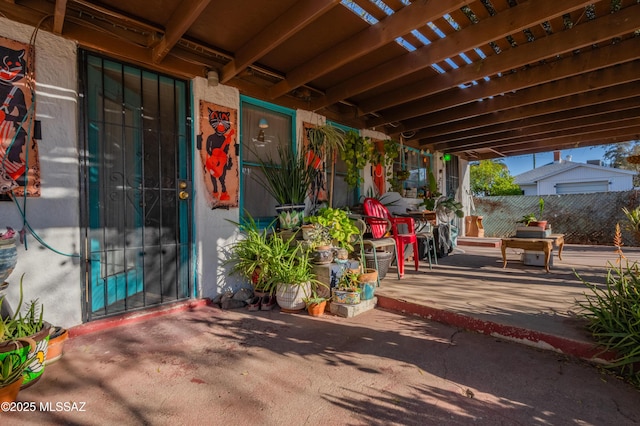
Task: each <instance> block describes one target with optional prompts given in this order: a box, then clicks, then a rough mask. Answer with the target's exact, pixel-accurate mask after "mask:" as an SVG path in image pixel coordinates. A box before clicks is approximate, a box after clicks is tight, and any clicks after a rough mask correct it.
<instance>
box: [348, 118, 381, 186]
mask: <svg viewBox="0 0 640 426" xmlns="http://www.w3.org/2000/svg"><path fill="white" fill-rule="evenodd" d="M373 149H374V145H373V143H372V142H371V139H369V138H366V137H363V136H360V134H359V133H358V132H356V131H354V130H350V131H348V132H347V134H346V136H345V138H344V149H343V150H342V151H341V152H340V158H342V160H343V161H344V163H345V165H346V166H347V174H346V175H345V177H344V180H345V182H346V183H347V185H349V186H350V187H353V188H356V187H358V186H360V184H361V183H363V182H364V179H363V177H362V173H361V172H362V170H364V168H365V167H366V166H367V164H369V162H370V161H371V155H372V152H373Z"/></svg>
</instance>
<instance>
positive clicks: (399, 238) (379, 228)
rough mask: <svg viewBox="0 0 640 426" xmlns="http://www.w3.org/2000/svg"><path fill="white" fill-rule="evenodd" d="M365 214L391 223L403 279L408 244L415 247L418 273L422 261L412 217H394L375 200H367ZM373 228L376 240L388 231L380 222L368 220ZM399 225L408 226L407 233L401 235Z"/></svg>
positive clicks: (397, 259) (364, 205)
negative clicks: (405, 251)
mask: <svg viewBox="0 0 640 426" xmlns="http://www.w3.org/2000/svg"><path fill="white" fill-rule="evenodd" d="M363 207H364V212H365V214H366V215H367V216H374V217H381V218H383V219H387V220H389V221H390V222H391V231H392V234H393V235H392V237H393V238H394V239H395V240H396V247H397V250H398V256H397V258H396V261H397V262H398V274H399V275H400V276H401V277H402V276H403V275H404V247H405V246H406V245H407V244H411V245H412V246H413V261H414V263H415V266H416V271H417V270H418V268H419V262H420V259H419V258H418V257H419V256H418V237H417V236H416V232H415V225H414V222H413V218H411V217H399V216H392V215H391V213H389V210H387V208H386V207H385V206H384V205H382V203H380V201H378V200H376V199H375V198H365V199H364V203H363ZM366 220H367V221H368V222H369V226H370V227H371V233H372V234H373V237H374V238H382V237H383V236H384V233H385V232H386V231H387V228H386V226H383V225H382V224H381V223H380V222H378V223H376V222H375V220H371V219H366ZM398 225H406V226H407V232H405V233H401V232H400V231H399V229H398Z"/></svg>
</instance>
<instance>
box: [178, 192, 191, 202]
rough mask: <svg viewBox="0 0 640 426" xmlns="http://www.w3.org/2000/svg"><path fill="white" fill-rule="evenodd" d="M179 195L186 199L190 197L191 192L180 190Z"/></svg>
mask: <svg viewBox="0 0 640 426" xmlns="http://www.w3.org/2000/svg"><path fill="white" fill-rule="evenodd" d="M178 197H180V199H181V200H186V199H187V198H189V193H188V192H187V191H180V193H179V194H178Z"/></svg>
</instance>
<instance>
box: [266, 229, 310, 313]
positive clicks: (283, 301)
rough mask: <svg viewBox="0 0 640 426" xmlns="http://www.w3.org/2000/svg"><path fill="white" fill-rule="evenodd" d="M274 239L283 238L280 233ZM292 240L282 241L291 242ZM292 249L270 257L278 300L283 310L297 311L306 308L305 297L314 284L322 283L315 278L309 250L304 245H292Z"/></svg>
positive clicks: (283, 242)
mask: <svg viewBox="0 0 640 426" xmlns="http://www.w3.org/2000/svg"><path fill="white" fill-rule="evenodd" d="M273 239H274V240H282V237H281V236H279V235H274V236H273ZM290 242H291V241H282V242H281V244H289V243H290ZM290 247H291V248H290V250H288V251H283V252H282V255H281V256H277V257H273V258H271V259H270V261H271V265H270V270H271V273H272V275H273V276H272V279H273V282H275V286H276V300H277V302H278V305H280V308H281V309H282V310H283V311H287V312H295V311H299V310H301V309H304V307H305V303H304V298H305V297H309V295H310V294H311V290H312V286H315V285H318V284H320V282H319V281H317V280H316V279H315V274H314V273H313V269H312V265H311V261H310V258H309V251H308V250H307V249H305V248H304V246H302V245H299V244H298V245H290Z"/></svg>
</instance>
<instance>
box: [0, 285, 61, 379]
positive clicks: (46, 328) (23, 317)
mask: <svg viewBox="0 0 640 426" xmlns="http://www.w3.org/2000/svg"><path fill="white" fill-rule="evenodd" d="M23 279H24V274H23V275H22V277H21V278H20V300H19V302H18V305H17V307H16V311H15V313H14V314H13V316H7V317H4V318H1V319H0V360H4V359H5V358H6V357H8V356H10V354H12V353H18V354H20V355H21V356H24V357H26V356H27V355H26V354H27V353H28V352H30V348H29V347H28V346H27V345H26V344H24V343H22V344H20V343H17V342H24V339H32V340H33V341H35V355H34V356H32V357H29V359H30V361H29V363H27V366H26V368H25V369H24V381H23V383H22V386H21V387H22V388H23V389H24V388H25V387H27V386H30V385H32V384H33V383H35V382H36V381H38V380H39V379H40V377H41V375H42V373H43V372H44V360H45V357H46V353H47V347H48V344H49V334H50V329H51V324H49V323H48V322H46V321H44V319H43V309H42V306H38V302H37V300H34V301H31V302H30V303H29V304H28V305H27V306H26V309H25V311H24V314H23V312H22V302H23V287H22V284H23ZM5 297H6V296H2V297H1V298H0V307H1V306H2V303H3V302H4V299H5ZM28 341H30V340H28Z"/></svg>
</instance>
